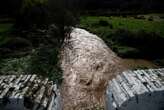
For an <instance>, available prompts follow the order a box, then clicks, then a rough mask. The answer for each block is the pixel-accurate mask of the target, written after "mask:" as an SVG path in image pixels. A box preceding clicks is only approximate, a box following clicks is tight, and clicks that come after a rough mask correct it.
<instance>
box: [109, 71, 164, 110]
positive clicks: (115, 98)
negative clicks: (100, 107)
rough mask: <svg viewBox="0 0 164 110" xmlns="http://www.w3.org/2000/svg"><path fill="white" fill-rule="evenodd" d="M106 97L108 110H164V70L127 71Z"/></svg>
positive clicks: (116, 79)
mask: <svg viewBox="0 0 164 110" xmlns="http://www.w3.org/2000/svg"><path fill="white" fill-rule="evenodd" d="M106 95H107V100H106V101H107V103H106V105H107V110H164V69H147V70H135V71H125V72H123V73H122V74H121V75H119V76H117V77H116V78H115V79H113V80H111V81H110V82H109V85H108V89H107V92H106Z"/></svg>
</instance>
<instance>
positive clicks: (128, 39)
mask: <svg viewBox="0 0 164 110" xmlns="http://www.w3.org/2000/svg"><path fill="white" fill-rule="evenodd" d="M111 39H112V41H113V42H115V44H117V45H122V46H127V47H132V48H136V49H138V50H139V51H140V56H138V57H141V56H143V57H145V58H161V57H163V55H164V52H163V51H161V50H163V49H164V45H163V42H164V38H163V37H161V36H159V35H158V34H156V33H154V32H149V33H148V32H145V31H143V30H140V31H138V32H131V31H128V30H126V29H119V30H117V31H116V32H114V34H113V35H112V38H111ZM128 53H129V52H128Z"/></svg>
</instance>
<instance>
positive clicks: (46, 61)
mask: <svg viewBox="0 0 164 110" xmlns="http://www.w3.org/2000/svg"><path fill="white" fill-rule="evenodd" d="M58 52H59V51H58V49H57V48H53V47H45V46H43V47H41V48H39V49H37V50H36V51H35V52H34V53H33V55H32V57H31V64H30V67H29V70H28V71H29V72H30V73H32V74H39V75H42V76H46V77H49V78H50V79H51V80H53V81H55V82H56V83H57V84H61V82H62V71H61V69H60V65H59V62H58V61H59V56H58V55H59V53H58Z"/></svg>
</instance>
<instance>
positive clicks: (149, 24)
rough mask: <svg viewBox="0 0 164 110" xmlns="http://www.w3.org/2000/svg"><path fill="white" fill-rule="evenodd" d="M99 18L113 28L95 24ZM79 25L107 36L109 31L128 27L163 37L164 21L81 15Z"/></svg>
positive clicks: (131, 29)
mask: <svg viewBox="0 0 164 110" xmlns="http://www.w3.org/2000/svg"><path fill="white" fill-rule="evenodd" d="M99 20H105V21H108V22H109V23H110V24H111V25H113V29H111V28H110V27H108V26H98V25H97V26H96V23H98V22H99ZM80 27H82V28H86V29H88V30H90V31H91V32H93V33H96V34H99V35H103V37H104V36H107V35H108V34H109V33H110V32H112V31H113V30H116V29H120V28H123V29H128V30H129V31H139V30H145V31H146V32H156V33H158V34H159V35H161V36H163V37H164V21H148V20H142V19H134V18H132V17H127V18H123V17H103V16H100V17H96V16H83V17H81V19H80Z"/></svg>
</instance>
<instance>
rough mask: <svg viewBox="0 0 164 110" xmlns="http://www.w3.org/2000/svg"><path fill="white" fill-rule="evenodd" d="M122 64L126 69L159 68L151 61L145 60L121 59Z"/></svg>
mask: <svg viewBox="0 0 164 110" xmlns="http://www.w3.org/2000/svg"><path fill="white" fill-rule="evenodd" d="M122 64H123V66H124V67H126V68H127V69H145V68H159V67H158V66H157V65H156V64H154V63H153V62H152V61H149V60H145V59H122Z"/></svg>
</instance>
